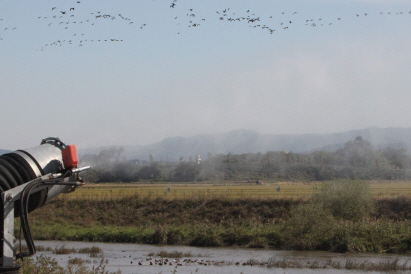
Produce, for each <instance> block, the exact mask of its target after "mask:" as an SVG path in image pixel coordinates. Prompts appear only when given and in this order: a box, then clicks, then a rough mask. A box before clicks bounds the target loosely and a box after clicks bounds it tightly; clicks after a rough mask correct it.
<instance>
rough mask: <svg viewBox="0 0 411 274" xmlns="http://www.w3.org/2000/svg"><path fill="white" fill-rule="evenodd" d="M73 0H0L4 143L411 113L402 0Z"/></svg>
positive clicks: (352, 123)
mask: <svg viewBox="0 0 411 274" xmlns="http://www.w3.org/2000/svg"><path fill="white" fill-rule="evenodd" d="M79 2H80V3H77V1H72V0H66V1H63V0H58V1H56V0H48V1H28V0H23V1H11V0H5V1H2V7H1V9H0V19H1V20H0V39H1V40H0V60H1V62H0V83H1V85H0V94H1V97H0V98H1V100H0V117H1V118H0V125H1V127H2V131H1V132H2V133H1V135H0V136H1V143H0V148H3V149H21V148H26V147H31V146H34V145H37V144H39V142H40V140H41V139H42V138H44V137H48V136H58V137H60V138H61V139H63V140H64V141H66V142H67V143H75V144H77V145H78V146H79V147H83V148H85V147H89V146H102V145H125V144H128V145H137V144H138V145H145V144H150V143H154V142H158V141H161V140H163V139H164V138H166V137H173V136H184V137H188V136H193V135H196V134H204V133H207V134H215V133H224V132H229V131H232V130H236V129H248V130H254V131H257V132H259V133H262V134H303V133H331V132H342V131H347V130H351V129H362V128H368V127H371V126H377V127H411V119H410V118H409V102H411V93H410V92H409V87H410V86H411V77H409V75H410V74H411V66H410V65H409V64H410V63H411V62H410V61H411V53H410V50H409V49H410V48H411V39H410V33H411V24H410V23H411V14H410V11H411V3H410V1H408V0H407V1H405V0H403V1H400V0H392V1H366V0H364V1H361V0H355V1H354V0H351V1H350V0H344V1H342V0H336V1H323V0H313V1H295V0H290V1H263V0H262V1H245V0H235V1H234V0H232V1H225V0H223V1H221V0H218V1H217V0H207V1H204V0H190V1H189V0H177V2H176V6H175V7H174V8H170V4H171V3H172V0H168V1H164V0H161V1H158V0H157V1H151V0H147V1H142V0H141V1H124V0H118V1H96V0H90V1H82V0H80V1H79ZM54 7H56V9H52V8H54ZM71 8H75V9H74V10H72V11H70V9H71ZM228 8H230V10H227V9H228ZM190 9H192V11H190ZM223 10H226V13H225V14H226V15H227V16H224V12H223ZM248 10H249V12H247V11H248ZM61 11H66V14H62V13H61ZM216 11H218V12H219V13H220V14H217V13H216ZM98 12H100V15H110V16H116V19H115V20H111V18H96V17H95V16H96V15H97V14H99V13H98ZM381 12H382V14H381ZM91 13H94V14H93V15H92V14H91ZM234 13H235V14H234ZM283 13H284V14H283ZM388 13H390V14H388ZM118 14H121V16H123V17H124V18H125V19H121V16H119V15H118ZM192 14H194V15H195V16H191V15H192ZM71 15H73V16H71ZM53 16H56V18H54V17H53ZM60 16H63V18H59V17H60ZM271 16H272V18H270V17H271ZM39 17H40V18H39ZM45 17H47V18H45ZM220 17H222V18H223V20H220ZM239 17H249V18H251V19H252V18H258V17H259V18H260V21H256V22H254V23H253V22H250V23H248V21H247V20H241V21H233V22H229V21H228V20H227V19H228V18H233V19H235V18H239ZM127 18H128V19H130V20H126V19H127ZM338 18H340V19H341V20H339V19H338ZM203 19H204V20H203ZM311 19H312V20H313V21H311ZM320 19H321V20H320ZM86 20H89V21H86ZM307 20H309V21H308V22H307ZM190 21H192V22H191V23H190ZM61 22H63V23H61ZM67 22H69V23H67ZM74 22H76V23H74ZM80 22H83V23H80ZM131 22H133V23H132V24H131ZM290 22H291V23H290ZM92 24H94V25H92ZM193 24H200V26H197V27H193ZM306 24H307V25H306ZM313 24H315V26H313ZM257 25H260V26H259V27H257ZM264 25H266V26H267V27H268V28H265V29H262V27H263V26H264ZM189 26H191V27H189ZM253 26H256V27H255V28H254V27H253ZM66 27H67V29H66ZM286 27H288V28H286ZM284 28H286V29H284ZM269 29H275V32H273V34H270V31H269ZM110 39H116V40H123V41H110ZM69 40H71V41H72V42H71V44H69V42H68V41H69ZM85 40H87V41H85ZM91 40H93V42H91ZM98 40H109V41H107V42H104V41H101V42H98ZM57 41H59V42H57ZM63 41H64V42H63ZM53 43H56V45H57V46H55V45H54V44H53ZM60 45H61V46H60ZM80 45H81V46H80ZM347 141H348V140H347Z"/></svg>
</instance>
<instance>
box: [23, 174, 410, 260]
mask: <svg viewBox="0 0 411 274" xmlns="http://www.w3.org/2000/svg"><path fill="white" fill-rule="evenodd" d="M410 220H411V198H409V197H393V198H379V199H377V198H373V197H372V195H371V192H370V189H369V184H368V183H366V182H362V181H338V182H326V183H323V184H322V185H321V187H320V188H319V190H318V191H317V192H316V193H315V194H313V195H312V196H311V197H310V198H305V199H289V198H277V199H273V198H271V199H268V198H267V199H257V198H238V199H225V198H223V197H220V198H205V197H202V196H199V197H197V198H195V197H190V198H185V199H183V198H175V199H165V198H161V197H150V196H144V197H143V196H139V195H134V196H127V197H124V198H121V199H115V200H110V199H107V200H90V199H75V200H66V199H56V200H54V201H52V202H51V203H50V204H48V205H46V206H44V207H42V208H40V209H38V210H36V211H34V212H32V213H31V214H30V221H31V227H32V234H33V236H34V237H35V238H36V239H38V240H73V241H74V240H75V241H102V242H125V243H144V244H170V245H177V244H178V245H192V246H241V247H267V248H268V247H269V248H274V249H292V250H327V251H335V252H347V251H350V252H392V253H409V252H410V251H411V221H410ZM16 227H17V228H16V229H18V226H16Z"/></svg>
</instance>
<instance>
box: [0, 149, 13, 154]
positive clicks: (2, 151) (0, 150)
mask: <svg viewBox="0 0 411 274" xmlns="http://www.w3.org/2000/svg"><path fill="white" fill-rule="evenodd" d="M9 152H11V150H5V149H0V155H3V154H6V153H9Z"/></svg>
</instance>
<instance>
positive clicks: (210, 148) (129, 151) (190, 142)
mask: <svg viewBox="0 0 411 274" xmlns="http://www.w3.org/2000/svg"><path fill="white" fill-rule="evenodd" d="M357 136H362V137H363V139H365V140H367V141H369V142H371V143H372V144H373V145H374V147H375V148H384V147H393V148H405V149H407V150H408V151H411V128H376V127H372V128H367V129H361V130H350V131H346V132H340V133H331V134H280V135H274V134H259V133H257V132H255V131H251V130H235V131H231V132H228V133H223V134H200V135H195V136H192V137H187V138H185V137H172V138H166V139H164V140H163V141H161V142H158V143H154V144H151V145H146V146H123V148H124V154H125V156H126V157H127V158H128V159H130V160H132V159H139V160H148V159H149V157H150V154H151V155H153V157H154V160H156V161H159V160H164V161H178V159H179V157H180V156H183V157H184V159H185V160H188V157H189V156H196V155H200V156H201V157H202V158H203V159H206V158H207V154H208V153H209V152H210V153H212V154H213V155H216V154H219V153H223V154H227V153H229V152H230V153H232V154H242V153H257V152H261V153H266V152H267V151H292V152H295V153H307V152H312V151H318V150H322V151H331V152H332V151H336V150H337V149H339V148H342V147H343V146H344V144H345V143H346V142H348V141H350V140H354V139H355V138H356V137H357ZM107 148H109V147H96V148H90V149H85V150H79V157H80V158H81V157H82V156H83V155H85V154H86V153H91V154H98V153H99V152H100V151H101V150H102V149H107Z"/></svg>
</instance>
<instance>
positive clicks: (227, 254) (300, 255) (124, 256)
mask: <svg viewBox="0 0 411 274" xmlns="http://www.w3.org/2000/svg"><path fill="white" fill-rule="evenodd" d="M36 245H37V246H44V247H51V248H55V247H56V246H60V247H61V246H65V247H66V248H75V249H80V248H85V247H91V246H98V247H100V248H101V249H102V250H103V252H104V261H105V262H106V270H108V271H111V272H114V271H117V270H120V271H121V273H123V274H131V273H147V274H148V273H150V274H151V273H222V274H225V273H227V274H228V273H239V274H240V273H243V274H257V273H271V274H284V273H296V274H300V273H301V274H303V273H308V274H311V273H330V274H331V273H332V274H334V273H335V274H341V273H362V271H353V270H337V269H329V268H328V269H327V268H326V269H310V267H312V266H313V265H314V264H320V265H326V264H328V263H329V262H331V261H332V262H333V263H340V264H341V265H344V264H345V263H346V262H347V261H354V262H358V263H361V262H372V263H376V264H378V263H380V262H386V261H389V260H390V261H392V260H395V259H396V258H399V259H400V264H407V265H408V266H410V267H411V256H400V257H399V256H398V255H391V254H350V253H347V254H338V253H330V252H311V251H310V252H305V251H304V252H303V251H278V250H269V249H243V248H198V247H188V246H158V245H140V244H118V243H89V242H62V241H36ZM161 251H163V252H170V253H171V252H175V251H177V252H182V253H189V254H190V257H188V258H186V259H189V260H190V262H187V261H186V262H184V263H183V260H184V257H183V258H181V259H180V260H179V261H178V262H177V261H173V260H172V259H171V258H169V261H168V262H167V263H164V262H163V263H162V265H159V264H155V260H159V259H160V258H161V257H160V256H157V255H156V254H158V253H160V252H161ZM40 254H45V255H47V256H49V257H52V258H56V259H57V261H58V262H59V264H60V265H61V266H66V265H67V263H68V260H69V259H70V258H75V257H78V258H82V259H83V260H87V264H86V265H88V266H89V267H92V266H98V265H99V263H100V261H101V258H90V256H89V255H87V254H68V255H58V254H53V253H52V252H51V251H44V252H38V255H40ZM153 254H154V256H149V255H153ZM273 258H275V260H276V261H281V262H287V261H288V262H290V261H291V262H298V263H299V264H300V266H302V267H306V268H302V269H299V268H288V267H287V268H278V267H276V268H268V267H267V266H258V265H253V266H250V265H246V266H244V263H246V262H250V260H251V261H254V262H256V261H258V262H261V261H265V262H267V261H269V260H270V259H271V260H273ZM201 261H203V262H202V263H201ZM150 262H151V263H152V265H150ZM139 263H140V264H141V265H139ZM170 263H171V264H170ZM367 273H383V272H377V271H367ZM396 273H409V271H408V272H405V271H399V272H396Z"/></svg>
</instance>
